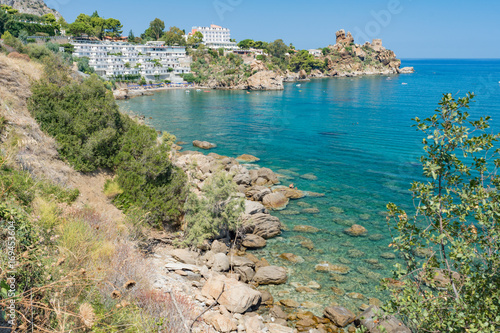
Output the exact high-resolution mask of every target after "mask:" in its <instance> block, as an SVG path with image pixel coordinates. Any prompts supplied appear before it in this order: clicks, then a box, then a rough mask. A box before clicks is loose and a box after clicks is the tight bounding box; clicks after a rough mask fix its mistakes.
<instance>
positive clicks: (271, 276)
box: [253, 266, 288, 285]
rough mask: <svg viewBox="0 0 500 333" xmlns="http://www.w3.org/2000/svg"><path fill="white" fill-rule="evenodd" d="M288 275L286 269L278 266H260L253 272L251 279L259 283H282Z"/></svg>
mask: <svg viewBox="0 0 500 333" xmlns="http://www.w3.org/2000/svg"><path fill="white" fill-rule="evenodd" d="M287 278H288V276H287V272H286V269H285V268H283V267H278V266H267V267H261V268H259V269H258V270H257V272H256V273H255V276H254V277H253V280H254V281H255V282H257V283H258V284H260V285H265V284H283V283H285V282H286V280H287Z"/></svg>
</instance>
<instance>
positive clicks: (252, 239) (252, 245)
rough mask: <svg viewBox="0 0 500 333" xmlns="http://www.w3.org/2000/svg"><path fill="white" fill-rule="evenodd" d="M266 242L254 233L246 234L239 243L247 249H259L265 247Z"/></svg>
mask: <svg viewBox="0 0 500 333" xmlns="http://www.w3.org/2000/svg"><path fill="white" fill-rule="evenodd" d="M266 243H267V242H266V240H265V239H264V238H262V237H260V236H257V235H254V234H248V235H245V236H244V237H243V242H242V243H241V244H242V245H243V246H244V247H246V248H249V249H259V248H262V247H265V246H266Z"/></svg>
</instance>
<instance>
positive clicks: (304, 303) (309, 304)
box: [300, 302, 321, 309]
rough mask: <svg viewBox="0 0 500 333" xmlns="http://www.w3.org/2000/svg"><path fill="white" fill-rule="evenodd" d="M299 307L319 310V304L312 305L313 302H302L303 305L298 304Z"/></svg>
mask: <svg viewBox="0 0 500 333" xmlns="http://www.w3.org/2000/svg"><path fill="white" fill-rule="evenodd" d="M300 306H301V307H303V308H306V309H316V308H320V307H321V304H318V303H314V302H303V303H300Z"/></svg>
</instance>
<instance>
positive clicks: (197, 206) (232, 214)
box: [185, 171, 244, 245]
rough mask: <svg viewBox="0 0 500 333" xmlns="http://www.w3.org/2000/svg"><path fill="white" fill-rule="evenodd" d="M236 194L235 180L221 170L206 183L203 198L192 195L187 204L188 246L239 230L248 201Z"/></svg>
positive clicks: (222, 236)
mask: <svg viewBox="0 0 500 333" xmlns="http://www.w3.org/2000/svg"><path fill="white" fill-rule="evenodd" d="M236 192H237V191H236V184H235V183H234V182H233V181H232V178H231V177H230V176H229V175H228V174H227V173H226V172H222V171H219V172H218V173H216V174H215V175H213V176H212V177H211V178H210V179H208V180H207V181H206V183H205V185H204V186H203V189H202V195H201V197H198V196H197V195H196V193H194V192H191V193H190V195H189V197H188V200H187V202H186V222H187V235H186V239H185V242H186V244H190V245H199V244H201V243H203V241H204V240H206V239H217V238H224V237H227V236H230V232H233V233H234V232H235V231H236V229H237V226H238V221H239V218H240V216H241V214H242V213H243V211H244V200H243V199H241V198H237V197H236Z"/></svg>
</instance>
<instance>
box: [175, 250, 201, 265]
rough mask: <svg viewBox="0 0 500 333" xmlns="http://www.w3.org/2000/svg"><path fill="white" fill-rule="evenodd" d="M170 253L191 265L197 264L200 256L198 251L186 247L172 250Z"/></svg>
mask: <svg viewBox="0 0 500 333" xmlns="http://www.w3.org/2000/svg"><path fill="white" fill-rule="evenodd" d="M170 255H171V256H172V257H174V259H176V260H177V261H180V262H182V263H185V264H190V265H196V264H197V263H198V258H199V254H198V253H196V252H192V251H189V250H186V249H175V250H173V251H172V252H170Z"/></svg>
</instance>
